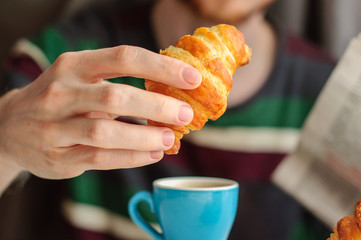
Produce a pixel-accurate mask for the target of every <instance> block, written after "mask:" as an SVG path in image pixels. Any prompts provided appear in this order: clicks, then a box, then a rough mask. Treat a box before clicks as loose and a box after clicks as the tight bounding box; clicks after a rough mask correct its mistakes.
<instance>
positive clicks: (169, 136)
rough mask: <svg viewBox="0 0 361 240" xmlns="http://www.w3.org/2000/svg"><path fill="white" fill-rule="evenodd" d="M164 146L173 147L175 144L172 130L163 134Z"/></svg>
mask: <svg viewBox="0 0 361 240" xmlns="http://www.w3.org/2000/svg"><path fill="white" fill-rule="evenodd" d="M163 144H164V146H166V147H170V146H173V144H174V133H173V132H172V131H170V130H166V131H164V132H163Z"/></svg>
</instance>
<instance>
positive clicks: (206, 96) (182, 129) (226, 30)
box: [145, 24, 251, 154]
mask: <svg viewBox="0 0 361 240" xmlns="http://www.w3.org/2000/svg"><path fill="white" fill-rule="evenodd" d="M160 53H161V54H163V55H166V56H169V57H173V58H176V59H179V60H182V61H184V62H186V63H188V64H190V65H191V66H193V67H195V68H196V69H198V71H199V72H200V73H201V74H202V83H201V85H200V86H199V87H198V88H196V89H192V90H183V89H178V88H174V87H170V86H167V85H164V84H161V83H158V82H154V81H151V80H147V79H146V80H145V88H146V89H147V90H149V91H152V92H156V93H161V94H164V95H167V96H171V97H174V98H177V99H180V100H182V101H185V102H187V103H189V104H190V105H191V107H192V108H193V112H194V115H193V120H192V121H191V122H190V123H189V124H188V125H186V126H175V125H170V124H164V123H159V122H155V121H152V120H148V125H152V126H163V127H164V126H166V127H169V128H170V129H172V130H173V132H174V135H175V140H174V144H173V146H172V147H171V148H170V149H169V150H167V151H165V153H166V154H176V153H178V150H179V148H180V139H181V138H182V137H183V135H184V134H188V133H189V132H190V130H199V129H201V128H202V127H203V126H204V124H205V123H206V122H207V121H208V119H211V120H216V119H218V118H219V117H220V116H221V115H222V114H223V113H224V112H225V110H226V107H227V96H228V93H229V91H230V90H231V88H232V75H233V74H234V72H235V70H236V68H238V67H240V66H242V65H245V64H247V63H248V62H249V61H250V57H251V50H250V48H249V47H248V46H247V45H246V44H245V43H244V37H243V34H242V33H241V32H240V31H238V30H237V29H236V28H235V27H234V26H231V25H226V24H220V25H216V26H213V27H211V28H205V27H201V28H197V29H196V30H195V31H194V33H193V35H192V36H190V35H186V36H183V37H181V38H180V39H179V40H178V42H177V43H176V45H175V46H170V47H168V48H167V49H165V50H164V51H161V52H160Z"/></svg>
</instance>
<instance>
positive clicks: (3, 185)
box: [0, 155, 22, 196]
mask: <svg viewBox="0 0 361 240" xmlns="http://www.w3.org/2000/svg"><path fill="white" fill-rule="evenodd" d="M21 172H22V170H21V168H20V167H17V166H15V164H13V163H9V162H7V161H6V160H5V159H4V157H2V156H1V155H0V196H1V194H2V193H3V192H4V191H5V190H6V189H7V187H8V186H9V185H10V184H11V183H12V181H13V180H14V179H16V177H17V176H18V175H19V174H20V173H21Z"/></svg>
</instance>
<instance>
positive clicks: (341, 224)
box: [328, 200, 361, 240]
mask: <svg viewBox="0 0 361 240" xmlns="http://www.w3.org/2000/svg"><path fill="white" fill-rule="evenodd" d="M333 231H334V233H331V236H330V238H328V240H361V200H360V201H359V202H358V203H357V204H356V206H355V213H354V215H353V216H346V217H343V218H341V219H340V220H339V221H338V222H337V227H334V228H333Z"/></svg>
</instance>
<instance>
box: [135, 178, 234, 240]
mask: <svg viewBox="0 0 361 240" xmlns="http://www.w3.org/2000/svg"><path fill="white" fill-rule="evenodd" d="M141 201H145V202H147V204H148V205H149V207H150V209H151V210H152V211H153V212H155V213H156V215H157V218H158V222H159V225H160V227H161V230H162V232H161V233H160V232H158V231H156V230H155V229H154V228H153V227H152V226H151V225H150V224H149V223H147V222H146V221H145V220H144V219H143V218H142V217H141V216H140V214H139V213H138V211H137V205H138V203H139V202H141ZM237 205H238V183H237V182H235V181H233V180H229V179H223V178H210V177H171V178H162V179H158V180H155V181H154V182H153V193H152V194H151V193H149V192H147V191H141V192H138V193H136V194H135V195H134V196H133V197H132V198H131V199H130V201H129V204H128V211H129V214H130V217H131V218H132V220H133V221H134V222H135V223H136V224H137V225H138V226H140V227H141V228H142V229H143V230H144V231H145V232H147V233H148V234H149V235H150V236H151V237H153V238H154V239H157V240H178V239H179V240H185V239H186V240H192V239H194V240H199V239H207V240H213V239H214V240H222V239H227V237H228V235H229V232H230V231H231V228H232V225H233V222H234V218H235V216H236V211H237Z"/></svg>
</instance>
